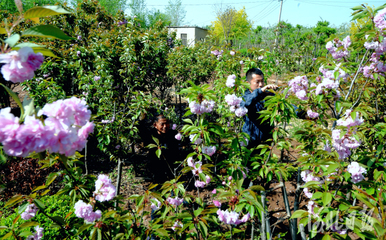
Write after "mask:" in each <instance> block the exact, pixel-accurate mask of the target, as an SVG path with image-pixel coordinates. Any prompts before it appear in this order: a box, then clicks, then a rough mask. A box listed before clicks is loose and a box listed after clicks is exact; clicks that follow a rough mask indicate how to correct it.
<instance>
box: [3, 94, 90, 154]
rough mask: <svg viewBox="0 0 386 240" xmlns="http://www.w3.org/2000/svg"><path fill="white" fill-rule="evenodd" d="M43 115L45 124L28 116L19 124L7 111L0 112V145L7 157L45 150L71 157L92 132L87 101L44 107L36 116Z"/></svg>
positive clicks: (75, 100) (55, 103) (8, 109)
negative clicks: (0, 144)
mask: <svg viewBox="0 0 386 240" xmlns="http://www.w3.org/2000/svg"><path fill="white" fill-rule="evenodd" d="M42 114H44V115H46V116H48V118H46V119H45V120H44V125H43V123H42V121H41V120H39V119H36V118H35V117H34V116H27V117H26V118H25V120H24V124H19V118H17V117H15V116H13V114H12V113H10V108H5V109H1V110H0V122H1V123H2V124H1V126H0V142H1V143H2V144H3V146H4V151H5V153H6V154H8V155H10V156H17V157H19V156H20V157H26V156H28V155H29V154H30V153H32V152H42V151H45V150H48V151H49V152H57V153H60V154H65V155H66V156H71V155H74V154H75V151H81V150H82V149H83V148H84V146H85V144H86V140H87V137H88V135H89V134H90V133H91V132H92V131H93V130H94V124H93V123H90V122H89V120H90V116H91V112H90V111H89V110H87V105H86V102H85V101H83V100H80V99H78V98H76V97H72V98H70V99H66V100H58V101H56V102H54V103H51V104H46V105H45V106H44V107H43V109H42V110H40V111H39V113H38V115H39V116H40V115H42Z"/></svg>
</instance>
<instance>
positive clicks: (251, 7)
mask: <svg viewBox="0 0 386 240" xmlns="http://www.w3.org/2000/svg"><path fill="white" fill-rule="evenodd" d="M145 1H146V5H147V8H148V9H153V8H156V9H160V10H161V11H163V10H164V9H165V6H166V5H167V4H168V0H145ZM362 3H365V0H362V1H356V0H351V1H350V0H335V1H333V0H284V2H283V9H282V14H281V20H282V21H286V22H289V23H291V24H293V25H296V24H300V25H303V26H308V27H313V26H315V25H316V23H317V22H318V21H319V20H321V19H323V20H327V21H329V22H330V24H331V25H335V26H337V27H338V26H340V25H342V24H343V23H348V22H349V21H350V19H351V17H350V16H351V12H352V10H351V9H350V8H352V7H355V6H358V5H360V4H362ZM366 3H368V5H369V6H371V7H373V6H375V7H378V6H380V5H382V4H383V3H385V1H379V0H378V1H367V2H366ZM220 4H222V6H224V7H226V6H228V5H229V6H232V7H234V8H235V9H237V10H239V9H241V8H242V7H243V6H245V9H246V12H247V15H248V18H249V19H250V20H252V21H253V26H256V25H261V26H264V27H268V26H270V25H274V24H277V21H278V18H279V9H280V1H278V0H255V1H252V0H194V1H191V0H182V5H183V6H184V8H185V11H186V17H185V24H186V25H197V26H206V25H210V23H211V21H215V19H216V14H215V9H216V6H219V5H220Z"/></svg>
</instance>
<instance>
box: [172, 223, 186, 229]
mask: <svg viewBox="0 0 386 240" xmlns="http://www.w3.org/2000/svg"><path fill="white" fill-rule="evenodd" d="M183 226H184V225H183V224H182V223H181V222H180V221H176V222H175V223H174V224H173V227H172V230H173V231H176V229H177V228H182V227H183Z"/></svg>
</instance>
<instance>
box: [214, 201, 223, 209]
mask: <svg viewBox="0 0 386 240" xmlns="http://www.w3.org/2000/svg"><path fill="white" fill-rule="evenodd" d="M213 204H214V205H215V206H216V207H218V208H219V207H221V202H220V201H217V200H213Z"/></svg>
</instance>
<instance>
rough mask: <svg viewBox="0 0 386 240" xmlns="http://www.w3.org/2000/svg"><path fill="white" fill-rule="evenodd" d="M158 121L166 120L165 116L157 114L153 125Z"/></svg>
mask: <svg viewBox="0 0 386 240" xmlns="http://www.w3.org/2000/svg"><path fill="white" fill-rule="evenodd" d="M160 119H167V118H166V117H165V115H163V113H161V114H158V115H157V116H156V117H155V118H154V123H157V122H158V121H159V120H160Z"/></svg>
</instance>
